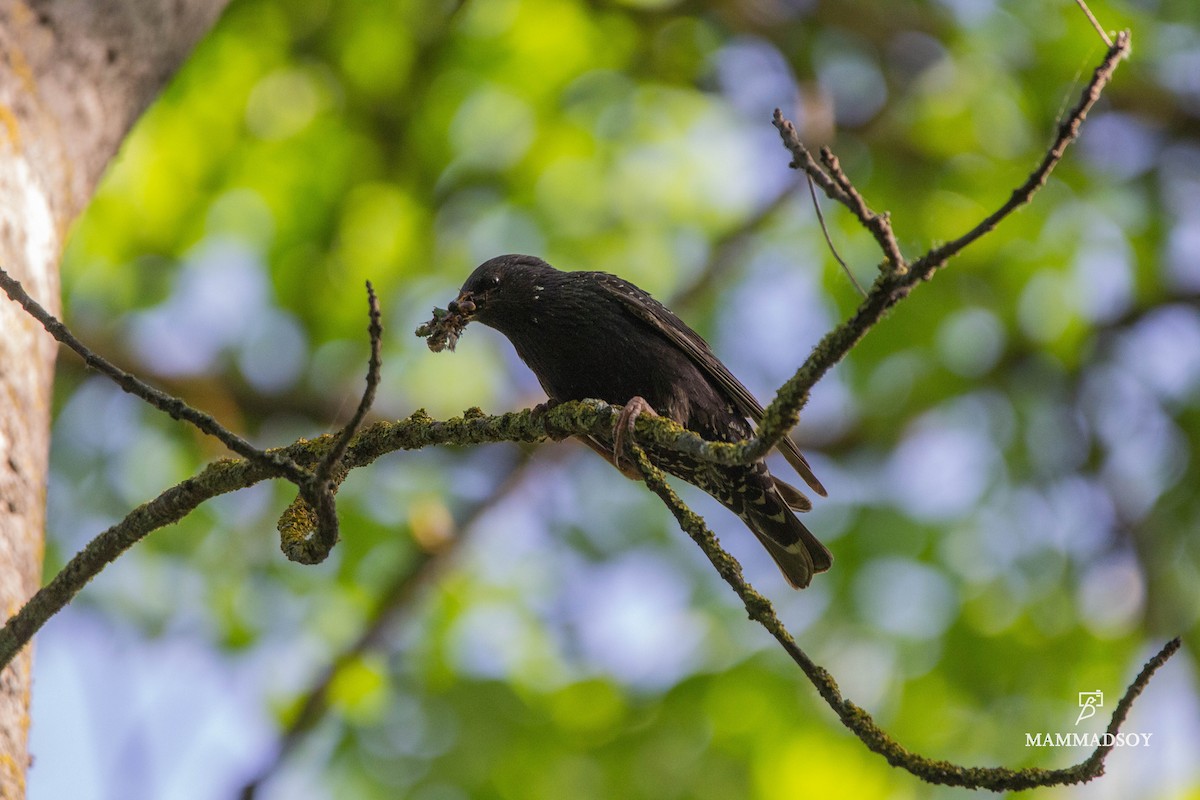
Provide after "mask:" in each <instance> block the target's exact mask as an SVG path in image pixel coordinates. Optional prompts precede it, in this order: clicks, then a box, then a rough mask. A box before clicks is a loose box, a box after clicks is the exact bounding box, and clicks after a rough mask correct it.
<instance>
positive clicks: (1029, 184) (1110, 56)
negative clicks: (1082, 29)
mask: <svg viewBox="0 0 1200 800" xmlns="http://www.w3.org/2000/svg"><path fill="white" fill-rule="evenodd" d="M1129 50H1130V38H1129V31H1121V32H1120V33H1118V34H1117V40H1116V42H1114V43H1113V45H1112V46H1111V47H1110V48H1109V49H1108V52H1107V53H1106V54H1105V56H1104V60H1103V61H1102V62H1101V63H1100V66H1098V67H1096V69H1095V71H1094V72H1093V73H1092V79H1091V80H1090V81H1088V85H1087V86H1086V87H1084V90H1083V94H1082V95H1080V98H1079V102H1077V103H1076V104H1075V107H1074V108H1072V109H1071V111H1070V113H1068V114H1067V117H1066V119H1064V120H1063V121H1062V122H1061V123H1060V124H1059V126H1058V135H1057V136H1055V138H1054V142H1053V143H1052V144H1051V145H1050V149H1049V150H1047V151H1046V154H1045V155H1044V156H1043V157H1042V161H1041V163H1039V164H1038V165H1037V167H1036V168H1035V169H1034V170H1033V172H1031V173H1030V174H1029V177H1028V178H1026V179H1025V182H1024V183H1023V184H1021V185H1020V186H1018V187H1017V188H1016V189H1014V190H1013V192H1012V195H1011V196H1009V198H1008V200H1007V201H1006V202H1005V203H1004V204H1003V205H1002V206H1000V207H999V208H998V209H996V210H995V211H993V212H992V213H991V214H989V215H988V216H987V217H986V218H985V219H984V220H983V221H982V222H980V223H979V224H978V225H976V226H975V227H974V228H972V229H971V230H969V231H967V232H966V233H964V234H963V235H962V236H960V237H958V238H957V239H954V240H952V241H949V242H946V243H945V244H943V245H942V246H941V247H935V248H934V249H932V250H930V251H929V252H928V253H926V254H925V255H924V256H922V257H921V258H920V259H919V261H918V262H917V263H914V264H913V271H914V272H916V273H918V275H919V277H922V278H924V277H928V276H929V275H931V274H932V273H933V272H934V271H935V270H937V269H939V268H940V267H941V266H942V265H944V264H945V263H946V262H947V261H948V260H949V259H950V258H952V257H953V256H955V255H957V254H958V253H959V252H961V251H962V249H963V248H964V247H966V246H967V245H969V244H971V243H972V242H974V241H975V240H976V239H978V238H979V237H980V236H983V235H984V234H985V233H989V232H990V231H992V230H993V229H994V228H995V227H996V225H997V224H999V222H1000V220H1002V219H1004V218H1005V217H1007V216H1008V215H1009V214H1011V213H1012V212H1014V211H1016V210H1017V209H1018V208H1020V207H1021V206H1023V205H1025V204H1026V203H1028V202H1029V201H1030V200H1031V199H1033V195H1034V194H1036V193H1037V190H1038V189H1041V188H1042V187H1043V186H1045V185H1046V179H1047V178H1049V177H1050V173H1051V172H1052V171H1053V170H1054V168H1055V167H1056V166H1058V162H1059V161H1061V160H1062V157H1063V153H1064V152H1066V149H1067V147H1068V146H1069V145H1070V144H1071V143H1072V142H1074V141H1075V140H1076V139H1078V138H1079V128H1080V126H1081V125H1082V124H1083V121H1084V119H1086V118H1087V114H1088V111H1090V110H1091V108H1092V106H1093V105H1095V104H1096V101H1097V100H1099V99H1100V93H1101V92H1103V91H1104V87H1105V86H1107V85H1108V82H1109V81H1110V80H1112V76H1113V72H1114V71H1115V70H1116V68H1117V65H1118V64H1120V63H1121V60H1122V59H1124V58H1125V57H1126V56H1128V55H1129Z"/></svg>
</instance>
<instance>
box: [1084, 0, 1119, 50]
mask: <svg viewBox="0 0 1200 800" xmlns="http://www.w3.org/2000/svg"><path fill="white" fill-rule="evenodd" d="M1075 2H1076V3H1077V4H1078V5H1079V8H1080V10H1082V11H1083V14H1084V16H1086V17H1087V18H1088V22H1090V23H1092V27H1093V28H1095V29H1096V33H1098V34H1100V39H1101V41H1103V42H1104V46H1105V47H1108V48H1111V47H1112V46H1113V43H1112V39H1110V38H1109V37H1108V33H1107V32H1105V30H1104V28H1102V27H1100V20H1098V19H1096V15H1095V14H1093V13H1092V10H1091V9H1090V8H1088V4H1087V3H1085V2H1084V0H1075Z"/></svg>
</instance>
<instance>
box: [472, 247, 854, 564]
mask: <svg viewBox="0 0 1200 800" xmlns="http://www.w3.org/2000/svg"><path fill="white" fill-rule="evenodd" d="M450 314H451V315H453V316H454V320H453V322H454V323H455V325H456V327H455V328H454V333H455V334H456V335H457V333H458V332H459V331H461V328H462V326H465V325H466V323H467V321H470V320H478V321H479V322H482V323H483V324H484V325H488V326H490V327H492V328H495V329H496V330H498V331H500V333H502V334H504V335H505V336H506V337H508V339H509V341H511V342H512V344H513V347H515V348H516V351H517V355H519V356H520V357H521V359H522V360H523V361H524V362H525V363H526V364H527V365H528V366H529V368H530V369H531V370H532V371H533V373H534V375H536V376H537V379H538V381H539V382H540V383H541V385H542V388H543V389H544V390H545V391H546V394H547V395H548V396H549V398H550V400H551V401H552V402H566V401H568V400H583V399H586V398H593V399H598V400H603V401H605V402H607V403H611V404H614V405H622V406H624V405H626V404H628V403H629V401H630V400H631V399H632V398H635V397H641V398H642V399H643V400H645V401H646V402H647V403H648V404H649V406H650V407H651V408H653V409H654V411H655V412H656V413H658V414H661V415H663V416H667V417H670V418H671V419H673V420H675V421H677V422H679V423H680V424H681V425H683V426H684V427H686V428H688V429H689V430H692V431H695V432H696V433H698V434H700V435H701V436H703V437H704V438H706V439H709V440H712V441H737V440H740V439H744V438H746V437H747V436H749V435H750V434H751V433H753V429H752V427H751V420H753V421H755V422H757V421H758V420H759V419H761V417H762V406H760V405H759V403H758V401H757V400H755V399H754V397H753V396H752V395H751V394H750V392H749V391H748V390H747V389H746V388H745V387H744V386H743V385H742V384H741V383H740V382H739V381H738V380H737V378H735V377H734V376H733V375H732V374H731V373H730V372H729V370H728V369H727V368H726V367H725V365H724V364H722V363H721V361H720V360H719V359H718V358H717V357H716V355H715V354H714V353H713V352H712V350H711V349H710V348H709V346H708V344H707V343H705V341H704V340H703V339H702V338H701V337H700V335H699V334H697V333H696V332H695V331H693V330H692V329H691V328H689V327H688V326H687V325H686V324H685V323H684V322H683V321H682V320H680V319H679V317H677V316H675V314H674V313H672V312H671V311H670V310H669V309H668V308H667V307H666V306H664V305H663V304H662V303H659V302H658V301H657V300H655V299H654V298H652V297H651V296H650V295H649V294H647V293H646V292H644V291H642V290H641V289H639V288H638V287H636V286H634V285H633V284H631V283H629V282H628V281H625V280H622V279H621V278H618V277H616V276H614V275H609V274H607V273H604V272H561V271H559V270H557V269H555V268H554V267H552V266H550V265H549V264H547V263H546V262H544V261H542V260H541V259H539V258H535V257H534V256H526V255H505V256H499V257H497V258H493V259H491V260H489V261H486V262H484V263H483V264H481V265H480V266H479V267H478V268H477V269H476V270H475V271H474V272H473V273H472V274H471V276H470V277H469V278H468V279H467V281H466V283H464V284H463V286H462V290H461V291H460V293H459V296H458V298H457V299H456V300H455V301H454V302H453V303H451V304H450ZM589 444H590V445H591V446H592V447H593V448H594V449H596V450H598V451H599V452H601V453H602V454H605V455H606V457H608V458H610V460H612V458H613V456H612V451H613V442H612V441H611V439H606V440H594V441H592V442H589ZM780 450H781V451H782V452H783V454H784V456H785V457H786V458H787V460H788V462H789V463H790V464H791V465H792V466H793V467H794V468H795V469H796V471H797V472H798V473H799V474H800V475H801V477H803V478H804V480H805V482H806V483H807V484H808V485H809V486H810V487H811V488H812V489H813V490H814V491H815V492H817V493H818V494H821V495H824V494H825V490H824V488H823V487H822V486H821V484H820V482H819V481H818V480H817V479H816V477H815V476H814V475H813V474H812V470H811V469H810V468H809V466H808V463H807V462H806V461H805V460H804V456H802V455H801V454H800V451H799V450H798V449H797V448H796V446H795V444H794V443H793V442H792V441H791V440H790V439H785V440H784V441H783V442H781V443H780ZM647 454H648V455H649V457H650V458H651V460H652V461H654V463H656V464H658V466H660V467H661V468H662V469H664V470H666V471H667V472H669V473H671V474H673V475H676V476H677V477H679V478H682V479H683V480H685V481H688V482H689V483H691V484H693V485H695V486H697V487H699V488H701V489H703V490H704V491H706V492H708V493H709V494H711V495H712V496H713V497H715V498H716V499H717V500H719V501H720V502H721V503H722V504H723V505H724V506H726V507H727V508H729V509H730V510H731V511H733V512H734V513H735V514H737V515H738V516H739V517H741V518H742V520H743V521H744V522H745V523H746V525H747V526H748V527H749V528H750V529H751V530H752V531H753V532H754V533H755V535H756V536H757V537H758V539H759V541H761V542H762V543H763V545H764V546H765V547H766V548H767V551H768V552H769V553H770V554H771V556H772V557H773V558H774V559H775V562H776V563H777V564H778V565H779V567H780V570H781V571H782V572H783V574H784V576H785V577H786V578H787V579H788V582H789V583H791V584H792V585H793V586H796V587H797V588H803V587H804V586H807V585H808V583H809V581H810V580H811V579H812V575H813V573H815V572H823V571H825V570H827V569H829V566H830V564H831V563H832V557H831V556H830V554H829V551H828V550H827V549H826V548H825V547H824V545H822V544H821V543H820V542H819V541H818V540H817V539H816V537H815V536H813V535H812V534H811V533H810V532H809V531H808V529H807V528H805V527H804V525H803V524H802V523H801V522H800V520H799V519H797V518H796V515H795V514H794V513H793V512H792V509H793V508H796V509H803V510H807V509H808V508H809V507H811V504H810V503H809V501H808V499H807V498H806V497H804V495H803V494H801V493H800V492H799V491H798V490H797V489H795V488H793V487H791V486H789V485H787V484H785V483H783V482H782V481H779V480H778V479H776V478H774V477H773V476H772V475H771V473H770V472H769V471H768V469H767V465H766V463H765V462H762V461H759V462H757V463H755V464H751V465H749V466H721V465H718V464H711V463H707V462H702V461H699V460H696V459H691V458H688V457H686V456H683V455H682V454H680V453H678V452H675V451H669V450H665V449H661V448H653V447H651V448H649V449H648V450H647ZM627 474H628V473H627Z"/></svg>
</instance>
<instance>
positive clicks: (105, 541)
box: [0, 402, 641, 667]
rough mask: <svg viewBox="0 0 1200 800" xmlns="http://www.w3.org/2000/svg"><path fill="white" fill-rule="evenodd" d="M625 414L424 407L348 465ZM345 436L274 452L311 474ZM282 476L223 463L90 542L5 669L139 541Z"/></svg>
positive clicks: (25, 621) (566, 432)
mask: <svg viewBox="0 0 1200 800" xmlns="http://www.w3.org/2000/svg"><path fill="white" fill-rule="evenodd" d="M618 412H619V409H614V408H613V407H611V406H608V405H606V404H604V403H594V402H582V403H564V404H562V405H560V406H557V407H555V408H553V409H550V410H549V411H540V412H535V411H533V410H526V411H520V412H511V413H508V414H501V415H499V416H489V415H486V414H484V413H483V412H482V411H480V410H479V409H477V408H473V409H468V410H467V411H466V412H465V413H464V414H463V416H461V417H455V418H453V419H449V420H434V419H432V418H431V417H430V416H429V415H427V414H426V413H425V412H424V411H417V412H415V413H413V414H412V416H410V417H409V418H408V419H405V420H401V421H399V422H377V423H375V424H373V425H370V426H368V427H366V428H364V429H362V430H361V431H359V432H358V433H357V434H355V435H354V436H353V437H352V438H351V440H350V441H349V443H348V444H347V445H346V447H345V453H344V455H343V456H342V459H341V467H340V468H341V469H345V470H350V469H355V468H357V467H363V466H366V465H368V464H370V463H371V462H373V461H375V459H377V458H379V457H380V456H383V455H386V454H388V453H392V452H395V451H397V450H417V449H420V448H423V447H430V446H434V445H470V444H481V443H484V442H537V441H543V440H545V439H564V438H566V437H568V436H573V435H577V434H585V433H596V432H601V431H611V430H612V425H613V421H614V420H615V419H616V414H617V413H618ZM639 427H641V426H639ZM337 440H338V439H337V436H336V435H334V434H327V435H325V436H322V437H320V438H318V439H313V440H311V441H308V440H301V441H299V442H296V443H295V444H293V445H291V446H289V447H284V448H280V449H278V450H270V451H268V452H269V453H270V454H272V455H274V456H278V457H280V458H287V459H289V460H291V461H292V462H294V463H296V464H297V465H298V466H299V467H300V468H301V469H303V470H305V471H306V474H307V471H308V470H311V469H314V468H315V467H316V466H317V465H318V464H319V463H321V461H322V459H324V458H326V457H327V456H328V454H329V453H330V452H332V451H333V450H334V448H335V447H336V443H337ZM278 477H279V476H278V474H277V473H276V471H275V470H274V468H273V467H272V466H271V465H270V463H269V462H263V461H258V460H256V461H253V462H252V461H249V460H246V459H227V460H222V461H217V462H215V463H213V464H210V465H209V466H208V467H206V468H205V469H203V470H201V471H200V473H199V474H197V475H195V476H194V477H192V478H188V479H187V480H185V481H183V482H182V483H180V484H178V485H176V486H174V487H172V488H170V489H168V490H166V491H165V492H163V493H162V494H161V495H159V496H158V497H156V498H155V499H153V500H151V501H150V502H148V503H145V504H144V505H141V506H139V507H138V508H136V509H134V510H133V511H132V512H131V513H130V514H129V515H128V516H127V517H125V519H123V520H121V521H120V522H118V523H117V524H116V525H113V526H112V527H111V528H108V529H107V530H105V531H103V532H102V533H100V534H99V535H98V536H97V537H96V538H95V539H93V540H92V541H91V542H89V543H88V545H87V546H86V547H84V548H83V549H82V550H81V551H79V552H78V553H77V554H76V555H75V556H74V557H73V558H72V559H71V560H70V561H69V562H68V563H67V564H66V566H64V567H63V569H62V570H61V571H60V572H59V573H58V574H57V575H55V576H54V577H53V578H52V579H51V580H50V582H49V583H47V584H46V585H45V586H43V587H42V588H41V589H39V590H38V591H37V592H36V593H35V594H34V595H33V597H32V598H30V600H29V601H28V602H27V603H26V604H25V605H24V606H23V607H22V608H21V610H20V611H18V612H17V613H16V614H15V615H14V616H13V617H12V618H11V619H9V620H8V622H7V623H6V624H5V626H4V628H3V629H0V667H2V666H4V665H5V664H7V663H8V662H9V661H11V660H12V658H13V657H14V656H15V655H16V654H17V653H18V652H19V651H20V650H21V648H22V647H24V646H25V644H27V643H28V642H29V641H30V640H31V639H32V638H33V635H34V634H35V633H36V632H37V631H38V630H39V629H40V628H41V627H42V626H43V625H44V624H46V622H47V621H48V620H49V619H50V617H52V616H54V614H56V613H58V612H59V611H60V610H61V609H62V608H63V607H64V606H65V605H66V604H67V603H69V602H70V601H71V599H72V598H74V597H75V595H76V594H78V593H79V591H80V590H81V589H82V588H83V587H84V586H85V585H86V584H87V582H88V581H90V580H91V579H92V578H94V577H95V576H96V575H98V574H99V573H100V571H101V570H103V569H104V568H105V567H106V566H107V565H108V564H110V563H112V562H113V561H115V560H116V559H117V558H118V557H119V556H120V555H121V554H122V553H124V552H125V551H126V550H128V549H129V548H130V547H132V546H133V545H134V544H135V543H136V542H138V541H140V540H141V539H143V538H145V537H146V536H148V535H149V534H150V533H152V532H154V531H156V530H158V529H160V528H164V527H166V526H168V525H171V524H173V523H175V522H178V521H179V520H181V519H183V518H184V517H185V516H187V515H188V514H189V513H190V512H191V511H192V510H193V509H195V508H196V507H197V506H199V505H200V504H201V503H203V502H204V501H206V500H211V499H212V498H214V497H217V496H219V495H222V494H228V493H229V492H234V491H237V490H238V489H244V488H246V487H248V486H253V485H254V484H256V483H261V482H262V481H264V480H270V479H274V478H278Z"/></svg>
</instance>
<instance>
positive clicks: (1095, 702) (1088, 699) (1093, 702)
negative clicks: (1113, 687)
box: [1075, 690, 1104, 725]
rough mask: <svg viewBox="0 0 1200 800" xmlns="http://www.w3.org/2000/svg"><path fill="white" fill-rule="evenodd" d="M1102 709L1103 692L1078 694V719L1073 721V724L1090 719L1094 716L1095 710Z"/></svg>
mask: <svg viewBox="0 0 1200 800" xmlns="http://www.w3.org/2000/svg"><path fill="white" fill-rule="evenodd" d="M1097 708H1104V692H1101V691H1099V690H1097V691H1094V692H1080V693H1079V717H1078V718H1077V719H1076V720H1075V724H1076V725H1078V724H1079V723H1081V722H1083V721H1084V720H1085V719H1091V718H1092V717H1094V716H1096V709H1097Z"/></svg>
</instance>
